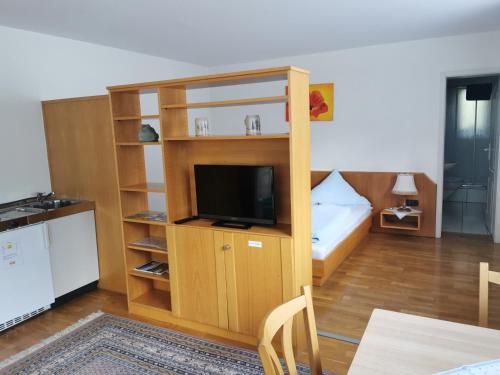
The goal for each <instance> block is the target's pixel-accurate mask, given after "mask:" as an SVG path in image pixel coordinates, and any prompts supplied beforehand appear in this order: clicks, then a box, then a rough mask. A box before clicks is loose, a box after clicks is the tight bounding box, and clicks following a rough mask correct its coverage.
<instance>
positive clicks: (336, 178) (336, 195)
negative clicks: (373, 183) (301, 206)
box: [311, 170, 371, 206]
mask: <svg viewBox="0 0 500 375" xmlns="http://www.w3.org/2000/svg"><path fill="white" fill-rule="evenodd" d="M311 203H312V204H338V205H342V206H349V205H363V206H371V204H370V202H369V201H368V199H366V198H365V197H363V196H361V195H359V194H358V193H357V192H356V190H354V189H353V188H352V186H351V185H349V184H348V183H347V182H346V180H344V179H343V178H342V176H341V175H340V172H339V171H338V170H334V171H333V172H332V173H330V175H328V177H327V178H325V179H324V180H323V181H321V183H320V184H319V185H318V186H316V187H315V188H314V189H312V192H311Z"/></svg>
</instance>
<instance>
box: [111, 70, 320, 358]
mask: <svg viewBox="0 0 500 375" xmlns="http://www.w3.org/2000/svg"><path fill="white" fill-rule="evenodd" d="M269 81H283V92H284V91H285V86H288V87H289V91H288V95H282V96H267V97H266V96H264V97H256V98H243V99H231V98H229V99H228V100H219V101H206V102H191V103H189V102H188V101H187V92H188V90H190V89H193V88H194V89H197V88H205V87H217V86H219V87H224V88H225V89H227V90H228V91H230V90H231V89H232V86H233V85H240V84H247V83H249V84H258V83H262V82H269ZM108 91H109V98H110V103H111V114H112V117H113V120H114V121H113V124H112V126H113V131H114V133H113V135H114V139H115V147H114V152H115V160H116V164H117V168H116V169H117V175H118V176H117V177H118V178H117V180H118V187H119V190H120V203H121V204H120V207H121V217H122V218H123V219H122V238H123V249H124V254H125V269H126V270H127V275H126V281H127V298H128V304H129V311H130V312H131V313H134V314H138V315H143V316H146V317H149V318H153V319H158V320H161V321H165V322H170V323H174V324H176V325H180V326H184V327H188V328H191V329H196V330H200V331H202V332H205V333H210V334H213V335H221V336H223V337H226V338H228V339H233V340H237V341H242V342H245V343H247V344H255V342H256V334H257V330H258V326H259V323H260V321H261V320H262V318H263V316H264V314H265V313H267V312H268V311H269V310H270V309H272V308H273V307H275V306H277V305H278V304H280V303H282V302H284V301H288V300H290V299H292V298H294V297H296V296H297V295H299V293H300V287H301V286H302V285H305V284H312V260H311V229H310V199H309V196H310V124H309V73H308V72H307V71H305V70H302V69H299V68H295V67H290V66H286V67H278V68H270V69H259V70H252V71H244V72H232V73H222V74H214V75H208V76H201V77H188V78H182V79H174V80H167V81H156V82H145V83H136V84H127V85H120V86H112V87H108ZM143 92H148V93H156V94H157V96H158V113H159V115H148V114H142V113H141V108H140V99H139V95H140V93H143ZM285 102H288V103H289V104H290V105H289V119H290V121H289V123H288V128H287V129H284V132H283V134H263V135H259V136H246V135H241V134H227V135H217V136H207V137H193V136H190V135H189V131H188V129H189V126H188V121H189V117H188V109H190V108H210V107H228V106H244V105H252V104H267V103H285ZM153 112H154V111H153ZM157 118H159V120H160V142H154V143H147V144H155V145H161V146H162V160H163V175H164V182H163V184H151V183H148V182H147V181H146V172H145V160H144V148H143V147H126V146H143V145H147V144H143V143H140V142H136V141H135V140H136V135H137V132H138V131H139V129H140V124H141V120H142V119H157ZM195 164H234V165H269V166H273V168H274V186H275V207H276V218H277V222H278V223H279V224H277V225H274V226H259V225H254V226H253V227H252V228H251V229H249V230H243V229H230V228H221V227H214V226H212V223H213V221H212V220H195V221H191V222H189V223H185V224H182V225H177V224H175V223H174V221H176V220H178V219H181V218H185V217H187V216H192V215H196V214H197V209H196V190H195V183H194V173H193V168H194V167H193V166H194V165H195ZM151 192H156V193H161V192H163V193H165V195H166V207H165V212H166V223H164V222H156V221H148V220H142V219H131V218H127V216H130V215H132V214H133V213H134V212H141V211H146V210H149V207H148V199H147V198H148V197H147V194H148V193H151ZM148 236H153V237H161V238H165V239H166V243H167V248H168V251H167V250H166V249H165V251H164V250H162V249H151V248H149V247H144V246H136V245H132V243H134V242H136V241H138V240H139V239H141V238H145V237H148ZM151 260H157V261H162V262H168V264H169V274H168V276H166V275H165V276H154V275H148V274H144V273H140V272H137V271H134V267H137V265H140V264H144V263H146V262H149V261H151ZM249 280H259V282H248V281H249ZM304 332H305V328H304V326H303V324H302V323H301V322H298V324H296V325H295V326H294V344H295V345H296V346H298V347H299V348H300V349H303V348H304V347H303V345H302V344H303V343H304V337H305V336H304Z"/></svg>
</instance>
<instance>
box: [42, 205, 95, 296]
mask: <svg viewBox="0 0 500 375" xmlns="http://www.w3.org/2000/svg"><path fill="white" fill-rule="evenodd" d="M47 224H48V231H49V238H50V247H49V252H50V264H51V268H52V280H53V284H54V295H55V297H56V298H57V297H60V296H62V295H64V294H66V293H69V292H71V291H73V290H75V289H78V288H80V287H82V286H84V285H87V284H89V283H91V282H93V281H96V280H99V264H98V261H97V244H96V235H95V222H94V211H86V212H80V213H78V214H75V215H69V216H64V217H60V218H57V219H53V220H48V221H47Z"/></svg>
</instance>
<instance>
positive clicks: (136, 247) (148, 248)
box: [127, 244, 168, 255]
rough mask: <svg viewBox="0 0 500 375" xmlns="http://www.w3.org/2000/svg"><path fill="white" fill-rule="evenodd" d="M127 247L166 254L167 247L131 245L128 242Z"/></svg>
mask: <svg viewBox="0 0 500 375" xmlns="http://www.w3.org/2000/svg"><path fill="white" fill-rule="evenodd" d="M127 247H128V248H129V249H132V250H137V251H145V252H147V253H154V254H161V255H168V252H167V249H163V250H161V249H156V248H153V247H147V246H137V245H132V244H128V245H127Z"/></svg>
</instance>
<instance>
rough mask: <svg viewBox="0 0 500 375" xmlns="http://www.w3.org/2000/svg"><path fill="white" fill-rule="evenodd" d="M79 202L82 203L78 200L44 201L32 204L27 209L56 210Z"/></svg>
mask: <svg viewBox="0 0 500 375" xmlns="http://www.w3.org/2000/svg"><path fill="white" fill-rule="evenodd" d="M79 202H80V201H78V200H70V199H55V200H50V201H44V202H34V203H30V204H29V205H28V206H27V208H32V209H33V208H34V209H42V210H55V209H56V208H61V207H66V206H71V205H72V204H76V203H79ZM25 208H26V207H25Z"/></svg>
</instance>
